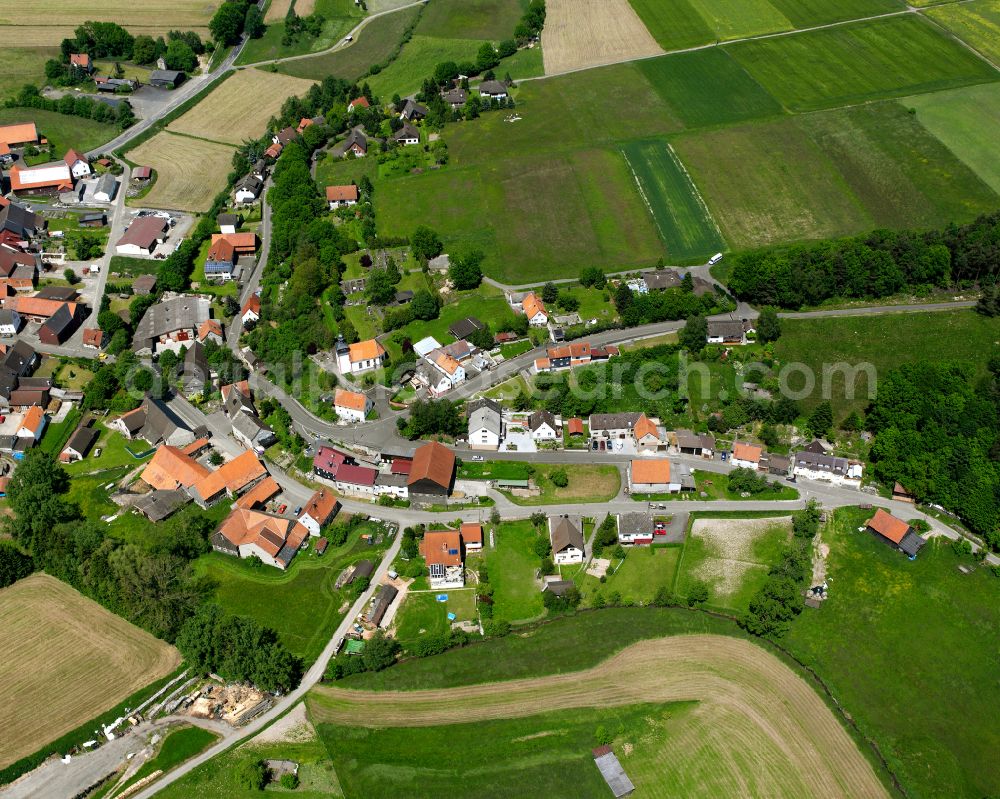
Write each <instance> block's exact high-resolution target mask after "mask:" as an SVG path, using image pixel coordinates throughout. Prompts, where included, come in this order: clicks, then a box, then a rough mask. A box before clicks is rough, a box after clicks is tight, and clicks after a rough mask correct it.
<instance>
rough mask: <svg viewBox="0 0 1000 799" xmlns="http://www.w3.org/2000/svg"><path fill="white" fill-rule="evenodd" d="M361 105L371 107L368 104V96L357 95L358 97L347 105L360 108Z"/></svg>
mask: <svg viewBox="0 0 1000 799" xmlns="http://www.w3.org/2000/svg"><path fill="white" fill-rule="evenodd" d="M359 106H360V107H361V108H369V107H370V106H369V105H368V98H367V97H365V96H364V95H361V97H357V98H355V99H353V100H351V102H350V104H349V105H348V106H347V107H348V108H358V107H359Z"/></svg>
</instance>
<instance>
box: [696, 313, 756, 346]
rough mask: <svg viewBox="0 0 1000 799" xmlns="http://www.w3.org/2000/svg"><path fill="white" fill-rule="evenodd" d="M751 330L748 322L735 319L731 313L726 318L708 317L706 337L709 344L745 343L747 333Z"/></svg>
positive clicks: (751, 327)
mask: <svg viewBox="0 0 1000 799" xmlns="http://www.w3.org/2000/svg"><path fill="white" fill-rule="evenodd" d="M752 330H753V326H752V325H751V324H750V323H749V322H744V321H743V320H742V319H737V318H736V317H735V316H733V315H732V314H730V315H729V318H728V319H709V320H708V338H707V341H708V343H709V344H733V345H737V344H739V345H742V344H746V343H747V333H749V332H751V331H752Z"/></svg>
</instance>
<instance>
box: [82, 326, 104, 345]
mask: <svg viewBox="0 0 1000 799" xmlns="http://www.w3.org/2000/svg"><path fill="white" fill-rule="evenodd" d="M103 339H104V331H103V330H100V329H98V328H96V327H88V328H86V329H85V330H84V331H83V343H84V345H85V346H90V347H100V346H101V341H102V340H103Z"/></svg>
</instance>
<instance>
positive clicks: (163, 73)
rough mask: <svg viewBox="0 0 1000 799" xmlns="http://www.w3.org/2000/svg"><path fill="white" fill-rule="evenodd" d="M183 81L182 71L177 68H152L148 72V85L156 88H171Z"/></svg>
mask: <svg viewBox="0 0 1000 799" xmlns="http://www.w3.org/2000/svg"><path fill="white" fill-rule="evenodd" d="M183 81H184V73H183V72H182V71H181V70H179V69H154V70H153V71H152V72H150V73H149V85H150V86H155V87H156V88H158V89H173V88H176V87H177V85H178V84H180V83H182V82H183Z"/></svg>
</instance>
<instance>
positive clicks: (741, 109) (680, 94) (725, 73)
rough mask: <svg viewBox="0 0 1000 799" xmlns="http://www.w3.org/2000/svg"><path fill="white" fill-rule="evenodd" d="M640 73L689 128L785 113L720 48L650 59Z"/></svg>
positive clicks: (641, 67)
mask: <svg viewBox="0 0 1000 799" xmlns="http://www.w3.org/2000/svg"><path fill="white" fill-rule="evenodd" d="M636 67H638V69H639V71H640V72H641V73H642V74H643V75H644V76H645V78H646V80H648V81H649V82H650V84H652V86H653V88H654V89H656V91H657V93H658V94H659V95H660V97H662V98H663V100H664V102H666V103H667V104H668V105H669V106H670V108H671V109H673V111H674V113H675V114H676V115H677V116H678V117H679V118H680V119H681V120H683V121H684V123H685V125H687V126H688V127H692V128H697V127H703V126H706V125H719V124H724V123H727V122H740V121H742V120H745V119H757V118H759V117H767V116H774V115H776V114H781V113H783V111H782V108H781V105H779V104H778V102H777V101H776V100H775V99H774V98H773V97H771V95H770V94H768V93H767V92H766V91H765V90H764V88H763V87H762V86H761V85H760V84H759V83H757V81H756V80H754V79H753V78H752V77H750V74H749V73H748V72H747V71H746V70H745V69H743V67H742V66H741V65H740V64H739V63H738V62H737V61H736V59H734V58H733V57H732V56H731V55H730V54H729V52H727V51H726V50H724V49H722V48H719V47H716V48H712V49H710V50H697V51H695V52H691V53H677V54H675V55H669V56H663V57H661V58H647V59H645V60H643V61H639V62H637V63H636Z"/></svg>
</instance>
